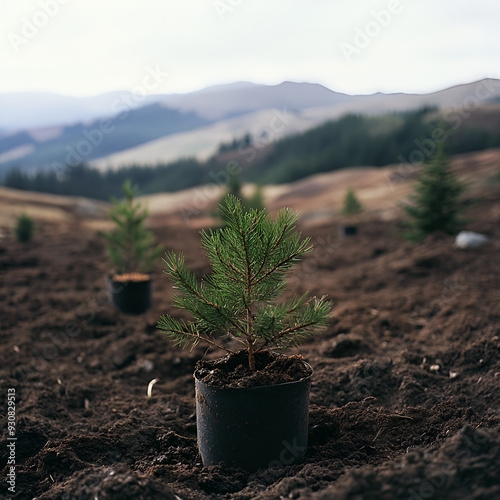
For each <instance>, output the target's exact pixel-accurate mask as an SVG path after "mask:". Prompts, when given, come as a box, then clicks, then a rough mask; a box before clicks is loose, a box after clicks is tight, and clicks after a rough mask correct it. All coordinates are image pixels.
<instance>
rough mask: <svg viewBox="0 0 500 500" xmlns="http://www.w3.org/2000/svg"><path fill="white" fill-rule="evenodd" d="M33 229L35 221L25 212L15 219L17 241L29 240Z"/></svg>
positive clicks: (24, 241) (25, 241)
mask: <svg viewBox="0 0 500 500" xmlns="http://www.w3.org/2000/svg"><path fill="white" fill-rule="evenodd" d="M34 230H35V222H34V221H33V219H32V218H31V217H30V216H29V215H27V214H24V213H23V214H21V215H20V216H19V218H18V219H17V224H16V227H15V230H14V232H15V234H16V239H17V241H19V242H21V243H27V242H28V241H31V239H32V238H33V232H34Z"/></svg>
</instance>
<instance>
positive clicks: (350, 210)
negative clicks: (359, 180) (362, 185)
mask: <svg viewBox="0 0 500 500" xmlns="http://www.w3.org/2000/svg"><path fill="white" fill-rule="evenodd" d="M362 211H363V205H362V204H361V202H360V201H359V200H358V198H357V197H356V195H355V194H354V190H353V189H352V188H349V189H348V190H347V192H346V195H345V198H344V206H343V208H342V213H343V214H344V215H356V214H360V213H361V212H362Z"/></svg>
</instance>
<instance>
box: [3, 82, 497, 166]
mask: <svg viewBox="0 0 500 500" xmlns="http://www.w3.org/2000/svg"><path fill="white" fill-rule="evenodd" d="M127 96H128V97H129V98H130V93H128V94H127V93H112V94H106V95H104V96H96V97H94V98H67V97H64V96H53V95H46V94H43V95H31V96H29V98H27V97H26V96H24V97H23V95H0V108H1V109H2V110H3V111H4V113H3V115H2V116H4V118H3V119H1V120H0V129H4V130H7V132H5V131H4V132H3V133H0V175H2V173H5V172H6V171H8V170H9V169H10V168H12V166H13V165H19V166H20V167H21V168H23V169H31V170H37V169H43V168H48V167H50V166H51V165H52V164H53V163H54V162H58V163H59V164H63V163H64V162H68V161H70V162H73V163H74V162H75V159H78V158H79V159H80V160H81V161H86V162H91V163H93V164H94V165H96V166H98V167H99V168H102V169H107V168H116V167H119V166H123V165H129V164H145V163H149V164H151V163H157V162H168V161H171V160H174V159H176V158H179V157H186V156H195V157H197V158H200V159H204V158H207V157H208V156H210V155H211V154H213V153H214V152H215V151H216V149H217V147H218V145H219V144H220V143H221V142H223V141H228V140H231V139H234V138H237V137H241V136H242V135H243V134H245V133H247V132H248V133H251V134H252V135H253V136H254V137H262V136H263V135H266V140H269V138H270V140H273V139H277V138H280V137H283V136H284V135H290V134H293V133H296V132H300V131H304V130H307V129H309V128H312V127H315V126H317V125H319V124H321V123H323V122H326V121H328V120H332V119H335V118H338V117H340V116H342V115H345V114H348V113H359V114H366V115H374V114H380V113H386V112H393V111H407V110H414V109H418V108H420V107H422V106H428V105H430V106H437V107H438V108H441V109H443V110H445V111H446V112H447V113H448V114H449V115H450V117H451V118H452V119H455V120H460V119H461V116H462V115H463V113H466V114H467V113H470V111H471V110H473V109H475V108H476V107H477V106H479V105H480V104H485V103H494V102H495V101H497V100H498V99H499V98H500V80H493V79H485V80H481V81H479V82H474V83H470V84H466V85H459V86H455V87H452V88H449V89H445V90H441V91H439V92H434V93H431V94H422V95H420V94H402V93H399V94H382V93H377V94H373V95H347V94H341V93H337V92H334V91H332V90H329V89H327V88H326V87H323V86H321V85H318V84H313V83H293V82H283V83H281V84H279V85H271V86H269V85H257V84H252V83H248V82H240V83H235V84H230V85H221V86H216V87H210V88H208V89H204V90H201V91H198V92H193V93H190V94H175V95H167V96H165V95H163V96H162V95H157V96H150V97H148V99H145V100H144V101H141V106H140V107H130V106H128V107H127V105H126V104H124V103H125V101H126V98H127ZM117 99H119V100H121V101H123V102H122V105H121V107H120V106H117V105H116V100H117ZM113 102H114V103H115V105H114V107H112V103H113ZM458 110H463V112H462V115H460V113H459V111H458ZM113 111H114V112H113ZM65 113H66V114H65ZM276 113H281V116H285V117H286V119H285V120H281V122H280V120H279V119H277V118H276ZM455 114H456V115H457V116H454V115H455ZM70 118H71V120H70V121H69V122H67V123H66V124H64V123H62V120H64V119H67V120H69V119H70ZM107 118H110V119H111V124H110V123H109V122H108V121H107V120H105V119H107ZM30 120H31V121H30ZM75 120H76V122H75ZM103 120H104V121H103ZM26 123H31V124H32V128H21V129H19V126H21V125H23V124H26ZM103 123H104V125H106V126H103ZM16 127H17V128H16ZM103 128H104V129H105V131H104V132H103ZM14 129H15V130H14ZM99 131H101V133H100V132H99Z"/></svg>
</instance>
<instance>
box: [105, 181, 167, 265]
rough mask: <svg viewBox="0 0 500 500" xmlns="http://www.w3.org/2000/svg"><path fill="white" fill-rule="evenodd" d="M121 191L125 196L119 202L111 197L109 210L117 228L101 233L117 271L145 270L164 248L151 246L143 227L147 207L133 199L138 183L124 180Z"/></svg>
mask: <svg viewBox="0 0 500 500" xmlns="http://www.w3.org/2000/svg"><path fill="white" fill-rule="evenodd" d="M123 193H124V194H125V199H124V200H122V201H121V202H120V201H118V200H116V199H113V207H112V208H111V210H110V213H109V215H110V217H111V220H112V221H113V222H114V223H115V225H116V229H115V231H114V232H106V233H104V236H105V237H106V239H107V241H108V245H107V249H108V253H109V257H110V260H111V262H112V263H113V264H114V265H115V266H116V268H117V270H118V272H119V273H123V274H125V273H134V272H148V271H149V270H150V269H151V267H152V266H153V263H154V261H155V260H156V259H157V258H158V256H159V255H160V254H161V252H162V251H163V249H162V247H161V246H157V247H153V234H152V233H151V232H150V231H148V230H147V229H146V228H145V227H144V223H145V221H146V218H147V216H148V210H147V208H146V207H144V206H143V205H142V204H141V203H137V202H134V198H135V196H136V194H137V186H133V185H132V183H131V182H130V181H129V180H127V181H125V183H124V184H123Z"/></svg>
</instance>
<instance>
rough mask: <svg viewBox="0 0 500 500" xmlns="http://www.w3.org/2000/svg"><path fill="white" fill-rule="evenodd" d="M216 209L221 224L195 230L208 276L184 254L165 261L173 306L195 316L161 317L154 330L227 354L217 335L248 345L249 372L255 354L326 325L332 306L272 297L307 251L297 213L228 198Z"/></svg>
mask: <svg viewBox="0 0 500 500" xmlns="http://www.w3.org/2000/svg"><path fill="white" fill-rule="evenodd" d="M221 213H222V218H223V222H224V226H223V227H222V228H221V229H219V230H218V231H213V230H210V231H209V232H205V231H202V232H201V236H202V242H203V247H204V248H205V250H206V251H207V255H208V257H209V259H210V261H211V263H212V272H211V273H210V274H208V275H206V276H204V277H203V278H202V279H201V281H200V280H198V279H197V278H196V276H195V275H194V273H193V272H192V271H190V270H189V269H188V268H187V266H186V264H185V262H184V257H183V256H182V254H181V255H175V254H173V253H170V254H168V255H167V256H166V259H164V261H163V262H164V264H165V272H166V274H168V276H169V277H170V279H171V281H172V282H173V284H174V287H175V288H176V289H177V290H178V292H179V294H178V295H176V296H175V298H174V304H175V306H177V307H178V308H179V309H185V310H187V311H189V312H190V313H191V314H192V315H193V317H194V321H190V322H186V321H183V320H178V319H175V318H174V317H172V316H162V317H161V319H160V321H159V322H158V328H159V329H160V330H162V331H163V332H164V333H165V334H166V335H167V336H168V337H169V338H170V340H171V341H173V342H174V343H175V344H176V345H179V346H181V347H187V346H189V345H193V346H194V345H196V344H198V343H199V342H205V343H207V344H209V345H211V346H214V347H217V348H219V349H223V350H225V351H226V352H229V353H231V352H232V351H231V350H230V349H228V348H226V347H224V346H222V345H221V344H220V343H218V341H217V336H223V335H227V336H229V337H231V338H233V339H234V340H235V341H236V342H237V343H239V344H240V345H241V346H242V347H243V348H244V349H245V350H246V352H247V353H248V363H249V368H250V369H251V370H255V355H256V354H257V353H259V352H262V351H264V350H268V349H270V348H271V347H277V348H282V347H289V346H296V345H298V344H300V343H301V341H303V340H304V339H305V338H306V336H307V335H309V334H314V333H317V332H319V331H320V329H321V327H323V326H325V325H326V324H327V322H328V316H329V313H330V307H331V304H330V302H329V301H325V300H324V298H321V299H317V298H316V297H314V298H311V299H308V298H307V294H305V295H304V296H302V297H296V298H293V299H291V300H289V301H287V302H282V303H277V302H276V299H277V298H278V297H279V296H280V294H281V292H282V291H283V289H284V288H285V286H286V275H287V273H288V271H289V270H290V269H291V268H292V267H293V266H294V265H296V264H297V263H298V262H299V261H300V260H301V259H302V258H303V257H304V255H306V254H307V253H308V252H310V251H311V250H312V246H311V245H310V244H309V239H308V238H306V239H303V240H302V239H301V234H300V233H299V232H297V231H295V223H296V221H297V215H296V214H295V213H293V212H291V211H290V210H289V209H283V210H281V211H280V212H279V214H278V217H277V219H276V220H273V219H272V218H271V216H270V215H268V214H267V212H266V211H265V210H250V211H245V209H244V207H243V205H242V203H241V201H240V200H238V199H237V198H236V197H234V196H231V195H228V196H227V197H226V198H225V200H224V202H223V204H222V206H221Z"/></svg>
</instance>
